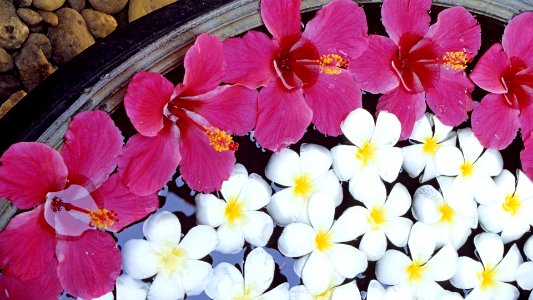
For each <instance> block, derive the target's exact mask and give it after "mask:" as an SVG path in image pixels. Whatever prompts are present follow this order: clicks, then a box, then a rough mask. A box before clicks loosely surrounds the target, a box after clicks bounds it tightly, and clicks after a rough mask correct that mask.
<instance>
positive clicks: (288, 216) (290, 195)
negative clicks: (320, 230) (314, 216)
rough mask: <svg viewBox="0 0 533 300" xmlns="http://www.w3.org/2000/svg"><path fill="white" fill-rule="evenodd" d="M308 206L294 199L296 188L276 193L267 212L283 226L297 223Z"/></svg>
mask: <svg viewBox="0 0 533 300" xmlns="http://www.w3.org/2000/svg"><path fill="white" fill-rule="evenodd" d="M306 207H307V204H306V203H305V202H303V201H302V200H301V199H296V198H295V197H294V188H287V189H284V190H281V191H279V192H277V193H275V194H274V195H273V196H272V200H271V201H270V203H268V205H267V211H268V213H269V214H270V215H271V216H272V219H273V220H274V221H276V223H278V224H280V225H281V226H287V225H288V224H290V223H292V222H295V221H297V220H298V219H299V217H300V216H301V215H302V214H305V215H306V214H307V212H306V211H305V210H306Z"/></svg>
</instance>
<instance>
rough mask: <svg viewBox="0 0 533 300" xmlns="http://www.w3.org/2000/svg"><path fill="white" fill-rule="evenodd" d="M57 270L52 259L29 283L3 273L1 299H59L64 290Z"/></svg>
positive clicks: (0, 290) (0, 288)
mask: <svg viewBox="0 0 533 300" xmlns="http://www.w3.org/2000/svg"><path fill="white" fill-rule="evenodd" d="M56 269H57V261H56V260H55V259H52V260H49V261H48V265H47V266H46V267H45V268H44V269H43V270H42V271H41V272H40V274H39V275H38V276H37V277H36V278H33V279H30V280H27V281H25V280H22V279H20V278H16V277H11V276H9V275H7V274H6V273H3V274H2V276H0V298H1V299H6V300H8V299H28V300H29V299H43V300H54V299H58V298H59V296H60V294H61V291H63V288H62V287H61V284H60V282H59V279H58V278H57V275H56Z"/></svg>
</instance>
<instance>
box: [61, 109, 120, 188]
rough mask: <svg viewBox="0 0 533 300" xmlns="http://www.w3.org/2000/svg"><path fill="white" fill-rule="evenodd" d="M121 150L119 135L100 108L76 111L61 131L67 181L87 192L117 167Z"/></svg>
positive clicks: (118, 131)
mask: <svg viewBox="0 0 533 300" xmlns="http://www.w3.org/2000/svg"><path fill="white" fill-rule="evenodd" d="M121 153H122V135H121V133H120V130H119V129H118V128H117V127H116V126H115V123H113V120H111V118H110V117H109V115H108V114H107V113H105V112H103V111H88V112H82V113H79V114H78V115H76V116H75V117H74V119H72V122H70V124H69V128H68V130H67V132H66V133H65V145H64V146H63V149H61V156H63V160H64V161H65V165H66V166H67V169H68V179H69V181H70V183H74V184H79V185H81V186H84V187H85V188H87V189H88V190H89V191H92V190H94V189H96V188H98V187H99V186H100V185H102V183H104V181H105V180H106V179H107V178H108V177H109V174H111V173H112V172H113V171H114V170H115V168H116V167H117V163H118V159H119V156H120V154H121Z"/></svg>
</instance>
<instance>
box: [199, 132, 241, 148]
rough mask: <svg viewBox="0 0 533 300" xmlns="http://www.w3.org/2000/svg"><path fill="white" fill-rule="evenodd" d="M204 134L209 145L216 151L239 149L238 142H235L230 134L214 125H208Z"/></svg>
mask: <svg viewBox="0 0 533 300" xmlns="http://www.w3.org/2000/svg"><path fill="white" fill-rule="evenodd" d="M205 134H206V135H207V137H208V139H209V146H212V147H213V149H215V151H217V152H223V151H228V150H229V151H237V149H239V144H238V143H235V142H234V141H233V138H232V137H231V135H229V134H227V133H226V132H225V131H223V130H220V129H218V128H216V127H209V128H208V129H207V130H206V131H205Z"/></svg>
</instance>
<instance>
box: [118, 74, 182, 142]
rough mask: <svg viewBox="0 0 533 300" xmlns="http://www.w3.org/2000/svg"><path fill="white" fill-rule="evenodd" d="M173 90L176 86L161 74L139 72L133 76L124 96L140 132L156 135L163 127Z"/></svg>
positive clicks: (125, 104)
mask: <svg viewBox="0 0 533 300" xmlns="http://www.w3.org/2000/svg"><path fill="white" fill-rule="evenodd" d="M173 92H174V86H173V85H172V83H171V82H170V81H168V80H167V79H166V78H165V77H163V75H161V74H157V73H149V72H139V73H137V74H135V76H133V79H132V80H131V81H130V83H129V85H128V91H127V92H126V96H124V107H125V108H126V113H127V115H128V117H129V118H130V121H131V123H132V124H133V127H135V129H137V131H138V132H139V133H141V134H142V135H145V136H156V135H157V133H158V132H159V131H160V130H161V129H163V126H164V122H163V108H164V107H165V105H166V104H167V103H168V101H170V98H171V96H172V93H173Z"/></svg>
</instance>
